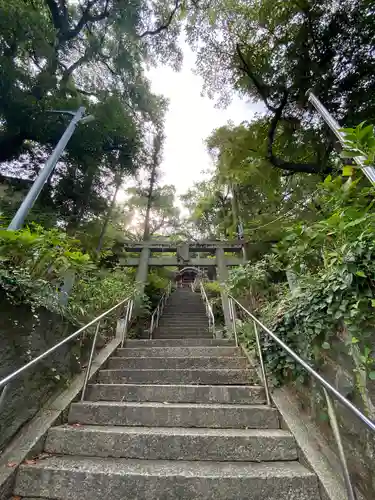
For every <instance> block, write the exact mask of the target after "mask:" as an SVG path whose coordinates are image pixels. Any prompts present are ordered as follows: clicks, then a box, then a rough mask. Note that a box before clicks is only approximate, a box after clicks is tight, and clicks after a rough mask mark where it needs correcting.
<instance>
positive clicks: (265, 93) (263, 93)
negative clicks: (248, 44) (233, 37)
mask: <svg viewBox="0 0 375 500" xmlns="http://www.w3.org/2000/svg"><path fill="white" fill-rule="evenodd" d="M236 52H237V55H238V57H239V59H240V61H241V65H240V67H239V68H240V70H241V71H242V72H244V73H245V74H246V75H247V76H248V77H249V78H250V80H251V81H252V82H253V84H254V86H255V88H256V89H257V91H258V93H259V95H260V97H261V99H262V100H263V102H264V104H265V105H266V107H267V109H269V110H270V111H272V112H273V113H276V111H277V108H275V107H274V106H272V105H271V104H270V102H269V101H268V99H269V88H267V85H265V84H264V83H263V82H262V81H261V80H260V79H259V78H258V77H257V76H256V75H255V73H254V72H253V71H252V69H251V68H250V66H249V64H248V62H247V61H246V59H245V56H244V55H243V53H242V51H241V48H240V45H239V44H238V43H237V44H236Z"/></svg>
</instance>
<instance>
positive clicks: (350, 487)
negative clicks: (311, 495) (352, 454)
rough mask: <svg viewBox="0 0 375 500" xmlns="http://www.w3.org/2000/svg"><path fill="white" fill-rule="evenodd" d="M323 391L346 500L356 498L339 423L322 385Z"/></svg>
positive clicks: (329, 398) (355, 499)
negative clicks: (342, 476) (346, 495)
mask: <svg viewBox="0 0 375 500" xmlns="http://www.w3.org/2000/svg"><path fill="white" fill-rule="evenodd" d="M323 392H324V396H325V398H326V401H327V410H328V416H329V421H330V424H331V428H332V432H333V435H334V438H335V441H336V445H337V449H338V452H339V458H340V462H341V467H342V472H343V475H344V482H345V487H346V491H347V493H348V500H357V496H356V494H355V492H354V488H353V485H352V481H351V479H350V473H349V468H348V463H347V461H346V456H345V451H344V446H343V444H342V439H341V433H340V428H339V424H338V422H337V416H336V411H335V407H334V404H333V402H332V399H331V397H330V396H329V394H328V392H327V390H326V389H325V387H323Z"/></svg>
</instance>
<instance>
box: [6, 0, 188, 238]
mask: <svg viewBox="0 0 375 500" xmlns="http://www.w3.org/2000/svg"><path fill="white" fill-rule="evenodd" d="M179 7H180V4H178V5H175V2H174V1H171V0H158V1H157V2H152V3H149V2H146V1H144V0H136V1H135V2H130V3H129V2H126V1H124V0H108V1H107V0H92V1H88V0H79V1H73V0H58V1H57V0H35V1H20V0H15V1H14V2H13V1H12V2H8V1H7V0H0V123H1V125H0V163H2V165H1V171H2V173H4V174H5V175H6V176H8V177H9V176H10V177H13V178H16V179H20V178H21V179H25V178H31V179H33V178H34V177H35V175H36V174H37V173H38V172H39V170H40V168H41V166H42V165H43V164H44V163H45V161H46V159H47V157H48V156H49V155H50V153H51V149H52V148H53V147H54V146H55V145H56V143H57V141H58V140H59V139H60V137H61V135H62V134H63V132H64V130H65V129H66V127H67V124H68V123H69V120H70V119H71V116H67V115H62V114H59V113H57V114H56V113H51V110H55V111H59V110H72V111H75V110H76V109H77V108H78V107H79V106H84V107H85V108H86V113H87V114H89V113H90V114H92V115H94V117H95V120H94V121H92V122H90V123H87V124H84V123H80V124H78V126H77V127H76V129H75V132H74V134H73V136H72V138H71V139H70V141H69V143H68V145H67V148H66V152H65V154H64V155H63V157H62V161H61V162H59V164H58V165H57V167H56V169H55V171H54V175H53V179H52V181H51V182H50V184H49V186H48V188H47V189H48V190H49V199H48V200H46V199H45V200H43V202H41V201H42V200H39V203H37V204H36V205H35V207H34V211H33V212H32V214H31V217H30V218H29V221H38V222H39V223H42V224H43V225H45V226H46V227H51V226H53V225H55V224H56V222H58V223H59V227H67V228H68V231H69V232H70V234H73V233H74V231H75V230H76V228H77V227H79V226H80V225H81V223H87V222H88V221H90V220H92V219H93V218H96V217H98V216H99V215H100V214H101V213H102V212H103V211H105V209H106V208H107V206H108V200H109V199H110V198H111V193H112V192H113V186H114V185H115V184H117V178H118V176H120V178H121V180H123V179H124V178H125V177H126V176H128V175H134V174H135V172H136V171H137V170H138V169H139V168H140V166H143V165H144V164H145V162H146V161H147V160H148V156H149V151H148V149H147V142H148V137H149V132H150V129H153V130H155V129H156V128H158V129H161V128H162V122H163V117H164V113H165V110H166V106H167V102H166V100H165V99H164V98H163V97H161V96H156V95H154V94H153V93H152V92H151V89H150V83H149V81H148V79H147V78H146V76H145V68H146V66H147V65H150V64H156V63H157V62H158V61H160V60H162V61H163V63H164V64H165V63H169V64H172V65H173V67H175V68H178V66H179V64H180V62H181V50H180V49H179V47H178V44H177V43H176V42H177V38H178V35H179V30H180V24H179V23H178V22H175V17H176V21H177V14H176V12H177V11H178V10H179ZM188 7H189V8H190V7H191V6H190V5H187V4H186V3H185V8H188ZM167 28H168V29H167ZM1 205H2V206H1V208H2V210H6V211H7V215H10V214H12V213H14V208H15V207H14V206H7V203H5V204H4V203H2V204H1Z"/></svg>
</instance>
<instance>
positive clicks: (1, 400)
mask: <svg viewBox="0 0 375 500" xmlns="http://www.w3.org/2000/svg"><path fill="white" fill-rule="evenodd" d="M9 385H10V384H7V385H4V387H3V390H2V391H1V395H0V410H1V408H2V407H3V405H4V403H5V397H6V395H7V392H8V390H9Z"/></svg>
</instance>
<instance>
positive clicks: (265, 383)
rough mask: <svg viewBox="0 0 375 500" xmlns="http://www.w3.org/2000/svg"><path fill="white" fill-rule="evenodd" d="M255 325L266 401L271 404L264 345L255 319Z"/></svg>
mask: <svg viewBox="0 0 375 500" xmlns="http://www.w3.org/2000/svg"><path fill="white" fill-rule="evenodd" d="M253 325H254V333H255V339H256V343H257V349H258V356H259V362H260V370H261V372H262V379H263V385H264V392H265V394H266V402H267V405H268V406H271V398H270V390H269V387H268V381H267V375H266V369H265V367H264V361H263V353H262V346H261V343H260V338H259V332H258V328H257V324H256V323H255V321H253Z"/></svg>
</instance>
